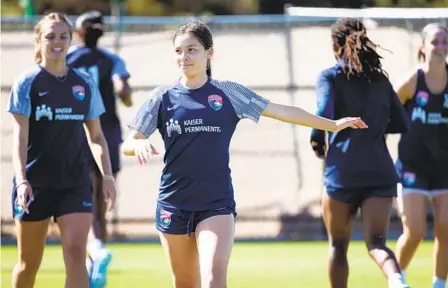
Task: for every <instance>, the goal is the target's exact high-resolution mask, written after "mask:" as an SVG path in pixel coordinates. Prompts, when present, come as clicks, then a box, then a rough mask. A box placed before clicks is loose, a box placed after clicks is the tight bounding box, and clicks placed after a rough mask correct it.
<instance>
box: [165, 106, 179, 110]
mask: <svg viewBox="0 0 448 288" xmlns="http://www.w3.org/2000/svg"><path fill="white" fill-rule="evenodd" d="M177 107H179V105H174V106H173V107H168V108H166V110H167V111H171V110H174V109H176V108H177Z"/></svg>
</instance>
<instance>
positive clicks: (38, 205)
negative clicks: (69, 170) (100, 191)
mask: <svg viewBox="0 0 448 288" xmlns="http://www.w3.org/2000/svg"><path fill="white" fill-rule="evenodd" d="M33 194H34V201H33V202H31V204H30V206H29V208H28V210H29V212H30V213H29V214H27V213H24V211H23V210H22V209H21V208H20V207H19V206H18V204H17V191H16V189H15V187H14V188H13V191H12V208H13V209H12V214H13V215H12V216H13V217H14V219H16V220H20V221H42V220H45V219H48V218H50V217H53V218H54V220H57V218H58V217H60V216H64V215H67V214H73V213H91V212H92V186H91V185H88V186H81V187H76V188H70V189H57V190H56V189H40V188H34V189H33Z"/></svg>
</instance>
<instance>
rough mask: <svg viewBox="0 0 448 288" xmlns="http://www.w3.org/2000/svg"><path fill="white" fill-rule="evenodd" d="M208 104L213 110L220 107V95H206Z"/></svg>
mask: <svg viewBox="0 0 448 288" xmlns="http://www.w3.org/2000/svg"><path fill="white" fill-rule="evenodd" d="M208 104H209V105H210V107H212V109H213V110H215V111H218V110H219V109H221V108H222V97H221V96H219V95H210V96H208Z"/></svg>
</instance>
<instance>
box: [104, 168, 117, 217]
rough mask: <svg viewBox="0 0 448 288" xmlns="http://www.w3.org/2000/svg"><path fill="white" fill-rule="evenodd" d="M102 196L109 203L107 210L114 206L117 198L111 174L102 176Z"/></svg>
mask: <svg viewBox="0 0 448 288" xmlns="http://www.w3.org/2000/svg"><path fill="white" fill-rule="evenodd" d="M103 196H104V201H105V202H106V203H109V211H110V210H113V209H114V208H115V201H116V200H117V187H116V185H115V179H114V177H113V176H111V175H106V176H104V177H103Z"/></svg>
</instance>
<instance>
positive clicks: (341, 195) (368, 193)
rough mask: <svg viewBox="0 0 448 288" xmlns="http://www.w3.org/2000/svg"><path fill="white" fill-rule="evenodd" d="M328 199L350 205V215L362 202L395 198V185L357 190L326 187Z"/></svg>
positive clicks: (356, 210) (355, 211)
mask: <svg viewBox="0 0 448 288" xmlns="http://www.w3.org/2000/svg"><path fill="white" fill-rule="evenodd" d="M327 194H328V196H329V197H330V198H332V199H334V200H337V201H339V202H343V203H346V204H349V205H350V213H351V214H356V213H357V212H358V209H359V208H360V207H361V206H362V204H363V203H364V201H365V200H366V199H368V198H374V197H391V198H392V197H397V185H387V186H373V187H359V188H334V187H331V186H329V187H327Z"/></svg>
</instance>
